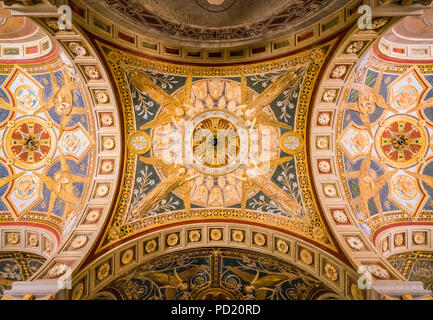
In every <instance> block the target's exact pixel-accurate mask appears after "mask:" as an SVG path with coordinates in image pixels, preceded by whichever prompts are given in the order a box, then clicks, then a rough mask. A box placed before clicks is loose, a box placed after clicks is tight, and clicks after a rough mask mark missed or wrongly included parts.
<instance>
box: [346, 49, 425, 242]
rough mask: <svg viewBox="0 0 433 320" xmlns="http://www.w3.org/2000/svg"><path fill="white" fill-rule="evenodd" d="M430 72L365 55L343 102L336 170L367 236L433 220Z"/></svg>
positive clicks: (372, 55)
mask: <svg viewBox="0 0 433 320" xmlns="http://www.w3.org/2000/svg"><path fill="white" fill-rule="evenodd" d="M432 85H433V71H432V70H431V66H430V65H418V66H416V65H404V64H393V63H388V62H385V61H382V60H380V59H378V58H377V57H376V56H375V55H374V54H373V53H370V54H369V55H367V57H366V58H365V59H364V61H363V62H362V63H361V64H360V65H359V66H358V68H357V71H356V74H355V76H354V78H353V79H352V80H351V81H350V84H349V89H347V90H346V91H345V93H344V96H343V102H342V104H341V111H340V113H339V116H338V121H337V132H338V137H337V143H338V145H339V148H338V151H337V153H338V163H339V168H338V169H339V171H340V174H341V176H342V177H343V179H342V182H343V184H344V190H345V193H346V196H347V198H348V199H350V204H351V206H352V208H353V210H354V212H356V217H357V219H358V221H359V222H360V223H361V226H362V227H363V229H364V230H365V231H366V232H367V234H371V233H372V232H374V231H375V230H377V229H378V228H380V227H383V226H385V225H387V224H389V223H391V222H395V221H409V222H411V221H412V222H413V221H426V220H428V221H431V213H432V210H433V208H432V196H433V193H432V192H433V181H432V178H431V176H432V168H433V165H432V159H433V151H432V146H431V144H430V139H431V137H432V134H433V121H432V120H433V113H432V111H431V110H432V107H433V100H432V97H433V90H432Z"/></svg>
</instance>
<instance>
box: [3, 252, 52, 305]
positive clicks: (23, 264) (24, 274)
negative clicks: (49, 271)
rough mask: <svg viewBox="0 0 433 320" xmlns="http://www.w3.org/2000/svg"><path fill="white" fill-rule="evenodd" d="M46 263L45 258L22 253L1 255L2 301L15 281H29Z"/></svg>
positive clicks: (4, 253)
mask: <svg viewBox="0 0 433 320" xmlns="http://www.w3.org/2000/svg"><path fill="white" fill-rule="evenodd" d="M44 262H45V258H43V257H41V256H38V255H35V254H30V253H22V252H2V253H0V299H1V297H2V296H3V292H4V290H9V289H11V287H12V282H13V281H25V280H27V279H29V278H30V277H31V276H32V275H33V274H34V273H35V272H36V271H37V270H39V268H40V267H42V265H43V264H44Z"/></svg>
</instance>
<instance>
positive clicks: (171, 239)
mask: <svg viewBox="0 0 433 320" xmlns="http://www.w3.org/2000/svg"><path fill="white" fill-rule="evenodd" d="M178 243H179V235H178V234H177V233H172V234H170V235H169V236H168V237H167V245H168V246H169V247H173V246H175V245H177V244H178Z"/></svg>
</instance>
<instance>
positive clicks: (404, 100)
mask: <svg viewBox="0 0 433 320" xmlns="http://www.w3.org/2000/svg"><path fill="white" fill-rule="evenodd" d="M417 100H418V91H417V90H416V89H415V88H414V87H413V86H410V85H406V86H403V87H401V88H400V89H399V91H398V92H397V94H396V95H395V97H394V104H395V105H396V106H397V107H398V108H399V109H401V110H405V109H407V108H410V107H411V106H413V105H414V104H415V103H416V101H417Z"/></svg>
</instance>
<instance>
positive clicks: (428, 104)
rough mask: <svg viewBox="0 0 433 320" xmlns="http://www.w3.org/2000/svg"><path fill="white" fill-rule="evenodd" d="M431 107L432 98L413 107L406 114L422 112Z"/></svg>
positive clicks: (432, 104)
mask: <svg viewBox="0 0 433 320" xmlns="http://www.w3.org/2000/svg"><path fill="white" fill-rule="evenodd" d="M432 107H433V98H430V99H428V100H427V101H423V102H421V103H418V104H417V105H416V106H415V107H413V108H412V109H410V110H409V111H408V112H407V113H412V112H415V111H420V110H424V109H427V108H432Z"/></svg>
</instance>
